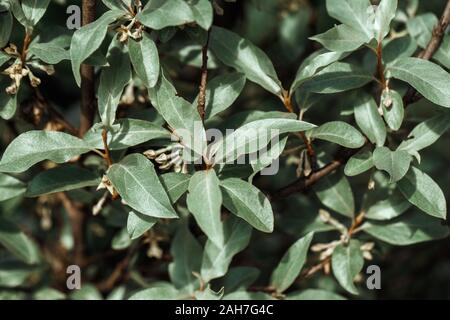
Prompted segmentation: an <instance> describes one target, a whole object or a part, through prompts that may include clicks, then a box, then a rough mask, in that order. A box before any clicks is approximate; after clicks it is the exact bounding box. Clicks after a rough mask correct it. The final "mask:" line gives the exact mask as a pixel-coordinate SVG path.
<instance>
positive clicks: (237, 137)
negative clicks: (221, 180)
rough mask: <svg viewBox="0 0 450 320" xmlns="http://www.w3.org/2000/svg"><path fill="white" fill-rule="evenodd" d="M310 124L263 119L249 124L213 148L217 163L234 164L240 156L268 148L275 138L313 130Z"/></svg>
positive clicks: (289, 120)
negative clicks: (288, 133) (284, 134)
mask: <svg viewBox="0 0 450 320" xmlns="http://www.w3.org/2000/svg"><path fill="white" fill-rule="evenodd" d="M314 127H315V126H314V125H313V124H310V123H308V122H304V121H299V120H293V119H263V120H256V121H252V122H250V123H247V124H245V125H243V126H242V127H240V128H239V129H237V130H236V131H234V132H233V133H231V134H229V135H227V136H226V137H225V138H224V139H222V140H219V141H218V142H217V143H215V144H213V145H212V147H211V154H212V155H214V157H215V159H214V161H215V163H224V162H225V161H226V162H232V161H234V160H235V159H237V158H238V157H239V156H240V155H243V154H247V153H253V152H256V151H258V150H260V149H262V148H264V147H265V146H267V145H268V144H269V142H270V140H271V139H272V137H273V136H277V135H280V134H283V133H287V132H298V131H305V130H308V129H312V128H314Z"/></svg>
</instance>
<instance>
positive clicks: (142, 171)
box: [107, 153, 177, 218]
mask: <svg viewBox="0 0 450 320" xmlns="http://www.w3.org/2000/svg"><path fill="white" fill-rule="evenodd" d="M107 176H108V178H109V180H110V181H111V183H112V184H113V186H114V188H115V189H116V190H117V192H118V193H119V195H120V196H121V197H122V199H123V200H124V201H125V202H126V203H127V204H128V205H129V206H130V207H131V208H133V209H134V210H136V211H138V212H140V213H142V214H145V215H148V216H150V217H155V218H176V217H177V214H176V213H175V211H174V209H173V208H172V205H171V204H170V200H169V197H168V196H167V194H166V191H165V190H164V187H163V186H162V184H161V182H160V181H159V179H158V176H157V175H156V172H155V169H154V167H153V164H152V163H151V162H150V161H149V160H147V158H146V157H145V156H143V155H141V154H137V153H135V154H130V155H128V156H126V157H125V158H123V159H122V160H121V161H120V162H118V163H115V164H113V165H112V166H111V167H110V168H109V170H108V172H107Z"/></svg>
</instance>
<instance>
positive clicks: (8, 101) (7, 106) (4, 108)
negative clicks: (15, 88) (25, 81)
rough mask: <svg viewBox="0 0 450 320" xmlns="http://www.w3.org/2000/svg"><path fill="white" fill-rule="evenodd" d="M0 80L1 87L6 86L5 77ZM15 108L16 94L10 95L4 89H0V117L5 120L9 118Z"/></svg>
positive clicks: (14, 111)
mask: <svg viewBox="0 0 450 320" xmlns="http://www.w3.org/2000/svg"><path fill="white" fill-rule="evenodd" d="M2 80H3V81H0V84H1V85H5V86H2V87H1V88H5V87H6V83H7V81H6V78H5V79H2ZM16 109H17V94H14V95H11V94H7V93H6V92H5V89H2V90H0V117H2V118H3V119H5V120H9V119H11V118H12V117H13V116H14V114H15V113H16Z"/></svg>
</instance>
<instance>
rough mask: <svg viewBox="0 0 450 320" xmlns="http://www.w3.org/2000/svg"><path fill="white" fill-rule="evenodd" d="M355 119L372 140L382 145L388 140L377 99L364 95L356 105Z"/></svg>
mask: <svg viewBox="0 0 450 320" xmlns="http://www.w3.org/2000/svg"><path fill="white" fill-rule="evenodd" d="M354 110H355V120H356V123H357V124H358V126H359V127H360V128H361V130H362V131H363V133H364V134H365V135H366V136H367V138H369V140H370V142H372V143H375V144H376V145H377V146H379V147H381V146H383V145H384V142H385V141H386V134H387V133H386V126H385V124H384V122H383V119H382V118H381V115H380V113H379V112H378V108H377V105H376V103H375V100H373V98H372V97H370V96H364V97H362V98H361V99H360V100H359V101H358V103H357V105H356V106H355V109H354Z"/></svg>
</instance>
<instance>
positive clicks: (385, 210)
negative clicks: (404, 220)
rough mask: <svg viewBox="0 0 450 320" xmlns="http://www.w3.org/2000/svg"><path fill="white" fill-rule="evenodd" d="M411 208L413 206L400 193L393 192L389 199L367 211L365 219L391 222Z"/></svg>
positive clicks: (381, 201) (375, 204) (379, 202)
mask: <svg viewBox="0 0 450 320" xmlns="http://www.w3.org/2000/svg"><path fill="white" fill-rule="evenodd" d="M410 207H411V204H410V203H409V202H408V201H407V200H406V199H405V197H403V196H402V195H401V193H400V192H399V191H395V192H393V193H392V194H391V195H389V196H388V198H386V199H384V200H380V201H378V202H376V203H374V204H373V205H371V206H370V207H369V208H367V209H366V214H365V217H366V218H368V219H374V220H390V219H393V218H395V217H398V216H399V215H401V214H402V213H404V212H405V211H406V210H408V209H409V208H410Z"/></svg>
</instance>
